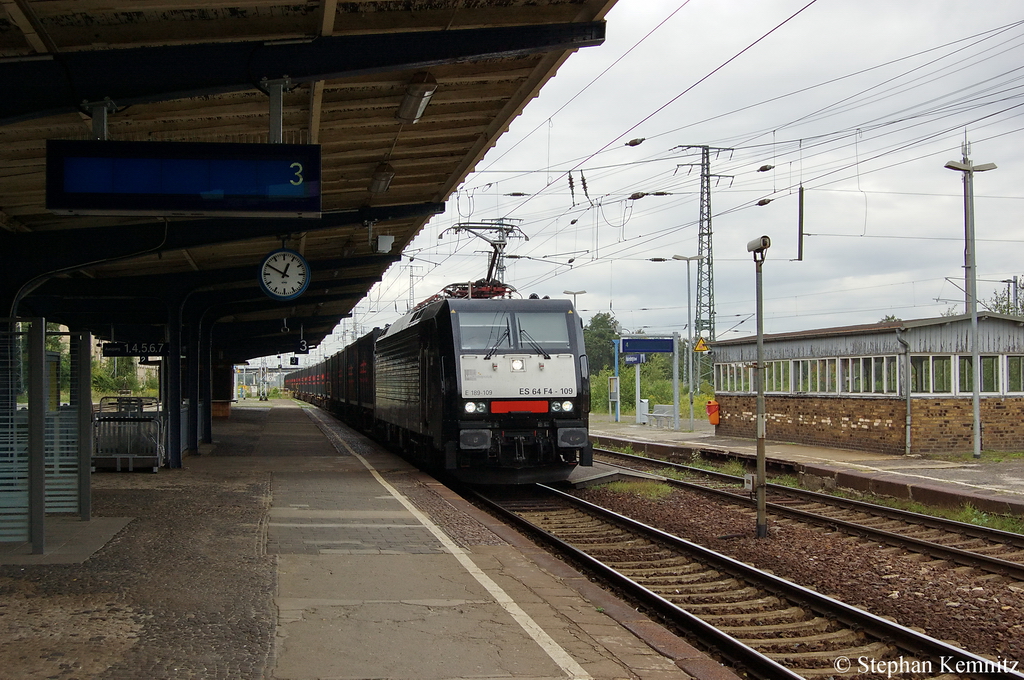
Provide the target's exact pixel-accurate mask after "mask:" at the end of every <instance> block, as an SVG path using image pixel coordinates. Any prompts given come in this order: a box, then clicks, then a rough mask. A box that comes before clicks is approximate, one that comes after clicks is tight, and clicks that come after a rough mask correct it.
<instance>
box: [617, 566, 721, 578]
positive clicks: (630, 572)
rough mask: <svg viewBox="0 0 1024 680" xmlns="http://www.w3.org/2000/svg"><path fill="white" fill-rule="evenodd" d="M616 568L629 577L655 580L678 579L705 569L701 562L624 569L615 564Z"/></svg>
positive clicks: (699, 572) (702, 571) (700, 572)
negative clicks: (655, 567)
mask: <svg viewBox="0 0 1024 680" xmlns="http://www.w3.org/2000/svg"><path fill="white" fill-rule="evenodd" d="M616 570H617V571H618V572H619V573H621V574H623V575H625V576H629V577H630V578H635V579H636V578H640V579H650V580H653V581H657V580H659V579H670V578H674V579H678V578H680V577H686V576H689V575H690V574H702V573H704V571H705V567H704V566H703V565H701V564H696V563H695V564H693V565H688V566H686V567H662V568H660V569H642V568H637V569H625V568H623V567H621V566H616Z"/></svg>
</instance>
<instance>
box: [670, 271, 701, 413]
mask: <svg viewBox="0 0 1024 680" xmlns="http://www.w3.org/2000/svg"><path fill="white" fill-rule="evenodd" d="M672 259H673V260H682V261H684V262H686V333H687V341H686V350H687V351H686V388H687V390H688V391H689V393H690V432H693V308H692V306H691V300H693V295H692V291H691V289H690V263H691V262H693V261H694V260H700V259H701V256H700V255H690V256H683V255H673V256H672Z"/></svg>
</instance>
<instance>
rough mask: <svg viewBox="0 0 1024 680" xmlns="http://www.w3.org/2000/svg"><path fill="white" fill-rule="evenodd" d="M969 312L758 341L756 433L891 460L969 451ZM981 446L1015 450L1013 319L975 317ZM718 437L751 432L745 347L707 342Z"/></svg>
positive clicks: (1019, 391)
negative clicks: (759, 418) (761, 392)
mask: <svg viewBox="0 0 1024 680" xmlns="http://www.w3.org/2000/svg"><path fill="white" fill-rule="evenodd" d="M970 337H971V318H970V316H969V315H960V316H948V317H938V318H931V319H918V320H913V321H893V322H885V323H878V324H868V325H858V326H846V327H841V328H824V329H816V330H810V331H799V332H794V333H779V334H772V335H765V336H764V338H763V343H764V349H763V351H764V362H765V366H764V381H765V416H766V423H767V425H766V427H767V437H768V438H769V439H772V440H776V441H788V442H794V443H802V444H813V445H820V446H832V447H840V448H850V449H860V450H865V451H877V452H880V453H892V454H918V453H956V452H968V451H971V450H972V446H973V408H972V395H973V377H972V373H971V371H972V363H973V362H972V356H971V345H970ZM978 347H979V350H980V362H979V363H980V370H981V392H980V396H981V424H982V448H984V449H989V450H996V451H1018V450H1021V449H1024V418H1021V409H1022V408H1024V318H1021V317H1015V316H1006V315H1002V314H993V313H986V312H982V313H979V315H978ZM712 350H713V352H714V357H713V359H714V366H715V399H716V400H717V401H718V403H719V409H720V422H719V424H718V426H717V427H716V432H717V434H719V435H732V436H742V437H754V436H755V410H756V403H755V400H756V391H757V384H756V382H754V367H755V364H756V356H757V340H756V338H755V337H748V338H742V339H736V340H725V341H718V342H715V343H713V345H712Z"/></svg>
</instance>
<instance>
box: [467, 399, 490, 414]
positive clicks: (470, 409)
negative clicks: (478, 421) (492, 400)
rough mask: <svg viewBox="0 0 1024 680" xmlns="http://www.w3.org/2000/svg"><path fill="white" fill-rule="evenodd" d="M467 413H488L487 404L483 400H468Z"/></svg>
mask: <svg viewBox="0 0 1024 680" xmlns="http://www.w3.org/2000/svg"><path fill="white" fill-rule="evenodd" d="M465 409H466V413H487V404H486V403H484V402H482V401H467V402H466V406H465Z"/></svg>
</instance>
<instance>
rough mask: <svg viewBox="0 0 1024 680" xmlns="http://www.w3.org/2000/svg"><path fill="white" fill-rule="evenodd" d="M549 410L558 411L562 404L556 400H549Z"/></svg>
mask: <svg viewBox="0 0 1024 680" xmlns="http://www.w3.org/2000/svg"><path fill="white" fill-rule="evenodd" d="M551 410H552V411H554V412H555V413H558V412H559V411H561V410H562V405H561V404H560V403H558V402H557V401H553V402H551Z"/></svg>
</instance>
